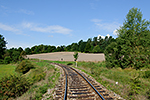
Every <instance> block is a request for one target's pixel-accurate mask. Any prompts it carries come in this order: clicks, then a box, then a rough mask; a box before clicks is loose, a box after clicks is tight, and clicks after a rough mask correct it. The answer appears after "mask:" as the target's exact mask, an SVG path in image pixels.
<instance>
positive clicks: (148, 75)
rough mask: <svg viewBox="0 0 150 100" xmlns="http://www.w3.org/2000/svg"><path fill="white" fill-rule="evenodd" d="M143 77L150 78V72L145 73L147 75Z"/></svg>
mask: <svg viewBox="0 0 150 100" xmlns="http://www.w3.org/2000/svg"><path fill="white" fill-rule="evenodd" d="M143 77H144V78H150V70H148V71H145V75H144V76H143Z"/></svg>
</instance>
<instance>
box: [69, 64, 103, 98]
mask: <svg viewBox="0 0 150 100" xmlns="http://www.w3.org/2000/svg"><path fill="white" fill-rule="evenodd" d="M70 68H71V69H73V70H74V71H75V72H77V73H78V74H79V75H80V76H82V77H83V78H84V79H85V80H86V81H87V82H88V84H89V85H90V86H91V87H92V88H93V89H94V90H95V92H96V93H97V94H98V95H99V97H100V98H101V99H102V100H105V98H104V97H103V96H102V95H101V94H100V93H99V92H98V91H97V90H96V89H95V87H94V86H93V85H92V84H91V83H90V82H89V81H88V80H87V79H86V78H85V77H84V76H83V75H82V74H80V73H79V72H78V71H77V70H75V69H74V68H72V67H70Z"/></svg>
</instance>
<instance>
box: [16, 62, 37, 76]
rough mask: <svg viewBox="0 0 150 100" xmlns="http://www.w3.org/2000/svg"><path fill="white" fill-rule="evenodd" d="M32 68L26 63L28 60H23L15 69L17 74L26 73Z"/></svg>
mask: <svg viewBox="0 0 150 100" xmlns="http://www.w3.org/2000/svg"><path fill="white" fill-rule="evenodd" d="M32 68H34V66H33V65H32V64H31V63H30V62H29V61H28V60H23V61H22V62H21V63H20V64H19V65H18V66H17V67H16V70H15V71H16V72H19V73H23V74H25V73H27V72H28V71H29V70H30V69H32Z"/></svg>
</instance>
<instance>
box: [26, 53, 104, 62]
mask: <svg viewBox="0 0 150 100" xmlns="http://www.w3.org/2000/svg"><path fill="white" fill-rule="evenodd" d="M73 54H74V52H53V53H43V54H33V55H27V58H37V59H41V60H51V61H61V60H63V61H74V57H73ZM104 60H105V56H104V54H103V53H98V54H91V53H79V57H78V61H104Z"/></svg>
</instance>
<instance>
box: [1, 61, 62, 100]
mask: <svg viewBox="0 0 150 100" xmlns="http://www.w3.org/2000/svg"><path fill="white" fill-rule="evenodd" d="M4 67H10V68H9V69H5V72H7V73H9V74H8V75H5V74H2V75H1V80H0V99H1V100H5V99H17V100H29V99H33V100H34V99H36V100H40V99H42V98H49V99H50V98H51V99H52V93H53V91H54V87H55V85H56V83H57V82H58V79H59V76H60V69H58V68H56V67H55V66H52V65H50V63H48V62H46V61H39V60H30V61H28V60H23V61H22V62H20V63H19V64H18V65H17V64H16V66H14V65H9V66H8V65H7V66H4ZM11 67H12V72H10V69H11ZM48 91H49V92H48ZM47 92H48V93H47ZM44 94H45V95H44Z"/></svg>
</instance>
